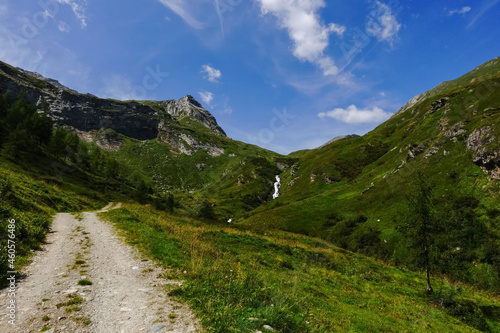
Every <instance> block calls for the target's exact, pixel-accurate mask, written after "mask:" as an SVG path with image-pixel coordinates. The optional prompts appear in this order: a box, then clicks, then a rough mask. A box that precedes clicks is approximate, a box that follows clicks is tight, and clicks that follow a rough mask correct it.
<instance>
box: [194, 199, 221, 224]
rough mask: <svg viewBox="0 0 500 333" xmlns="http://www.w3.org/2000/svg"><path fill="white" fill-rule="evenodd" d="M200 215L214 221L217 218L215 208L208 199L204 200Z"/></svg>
mask: <svg viewBox="0 0 500 333" xmlns="http://www.w3.org/2000/svg"><path fill="white" fill-rule="evenodd" d="M198 217H199V218H201V219H204V220H211V221H214V220H216V219H217V216H216V215H215V212H214V208H213V206H212V204H211V203H210V202H208V200H207V199H205V200H204V201H203V203H202V204H201V207H200V211H199V212H198Z"/></svg>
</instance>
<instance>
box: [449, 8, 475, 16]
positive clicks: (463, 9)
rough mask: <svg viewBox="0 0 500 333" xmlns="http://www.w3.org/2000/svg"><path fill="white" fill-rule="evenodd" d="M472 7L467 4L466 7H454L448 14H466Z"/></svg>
mask: <svg viewBox="0 0 500 333" xmlns="http://www.w3.org/2000/svg"><path fill="white" fill-rule="evenodd" d="M471 9H472V8H470V7H468V6H466V7H462V8H461V9H452V10H449V11H448V16H452V15H455V14H459V15H460V14H461V15H465V14H466V13H468V12H470V10H471Z"/></svg>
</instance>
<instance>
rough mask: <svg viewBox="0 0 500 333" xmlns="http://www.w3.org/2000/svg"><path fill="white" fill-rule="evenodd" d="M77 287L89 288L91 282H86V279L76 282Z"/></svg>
mask: <svg viewBox="0 0 500 333" xmlns="http://www.w3.org/2000/svg"><path fill="white" fill-rule="evenodd" d="M78 285H79V286H91V285H92V281H90V280H87V279H83V280H79V281H78Z"/></svg>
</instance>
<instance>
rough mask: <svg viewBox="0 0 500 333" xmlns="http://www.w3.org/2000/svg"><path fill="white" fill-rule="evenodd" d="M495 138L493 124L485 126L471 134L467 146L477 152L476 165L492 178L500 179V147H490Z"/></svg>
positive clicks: (474, 160)
mask: <svg viewBox="0 0 500 333" xmlns="http://www.w3.org/2000/svg"><path fill="white" fill-rule="evenodd" d="M495 139H496V138H495V136H494V135H493V134H492V128H491V126H484V127H482V128H479V129H476V130H475V131H473V132H472V133H471V134H470V135H469V137H468V138H467V140H466V141H465V146H466V147H467V148H468V149H471V150H474V151H475V152H476V154H475V155H474V158H473V162H474V163H475V164H476V165H478V166H479V167H481V169H483V171H484V172H486V173H487V174H489V175H490V176H491V178H492V179H500V153H499V150H500V149H499V148H500V147H498V148H496V149H494V148H491V147H488V145H489V144H490V143H492V142H493V141H494V140H495Z"/></svg>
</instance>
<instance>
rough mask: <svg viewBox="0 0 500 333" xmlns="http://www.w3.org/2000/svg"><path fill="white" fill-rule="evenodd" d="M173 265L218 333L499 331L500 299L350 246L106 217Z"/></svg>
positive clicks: (168, 220)
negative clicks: (430, 283)
mask: <svg viewBox="0 0 500 333" xmlns="http://www.w3.org/2000/svg"><path fill="white" fill-rule="evenodd" d="M101 216H102V217H104V218H106V219H109V220H111V221H112V222H113V223H114V224H115V225H116V227H117V228H118V229H119V230H121V232H122V233H123V235H124V236H125V237H126V239H127V240H128V242H129V243H130V244H133V245H135V246H138V247H139V248H140V249H141V250H142V251H143V252H144V253H145V254H146V255H147V256H149V257H151V258H153V259H154V260H156V261H157V262H159V263H160V264H161V265H162V266H164V267H167V268H168V272H169V273H168V276H165V277H166V278H174V279H182V280H184V281H185V282H184V283H183V285H182V286H181V287H180V288H176V287H174V286H173V285H170V286H169V287H167V288H168V290H169V292H170V295H173V296H177V297H179V298H180V299H182V300H185V301H187V302H188V303H189V304H190V305H191V306H192V308H193V309H194V310H195V312H196V313H197V315H198V316H199V317H200V318H201V319H202V321H203V324H204V326H205V327H206V328H207V330H208V331H209V332H254V331H255V330H262V327H263V326H264V325H269V326H271V327H272V328H273V329H275V330H276V331H277V332H283V333H285V332H287V333H291V332H370V331H371V332H478V331H483V332H495V331H498V330H499V329H500V307H499V306H498V304H499V303H498V301H499V299H498V296H492V295H491V294H488V293H487V292H484V291H481V290H478V289H477V288H474V287H472V286H470V285H467V284H461V283H450V282H449V281H446V280H445V279H437V280H436V281H435V290H436V292H435V294H433V295H428V294H426V293H425V279H424V277H423V275H421V274H419V273H415V272H412V271H409V270H406V269H402V268H398V267H393V266H388V265H385V264H382V263H380V262H377V261H375V260H373V259H370V258H368V257H365V256H362V255H358V254H354V253H352V252H349V251H345V250H343V249H340V248H338V247H336V246H333V245H332V244H331V243H329V242H326V241H322V240H320V239H317V238H312V237H308V236H302V235H298V234H293V233H288V232H283V231H266V232H264V231H259V230H256V231H254V230H248V229H244V228H239V227H230V226H221V225H213V224H210V223H204V222H200V221H199V220H193V219H189V218H185V217H181V216H172V215H165V214H164V213H163V212H161V211H156V210H154V209H152V208H151V207H145V206H141V205H135V204H134V205H125V207H124V208H122V209H117V210H113V211H110V212H108V213H103V214H102V215H101Z"/></svg>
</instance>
